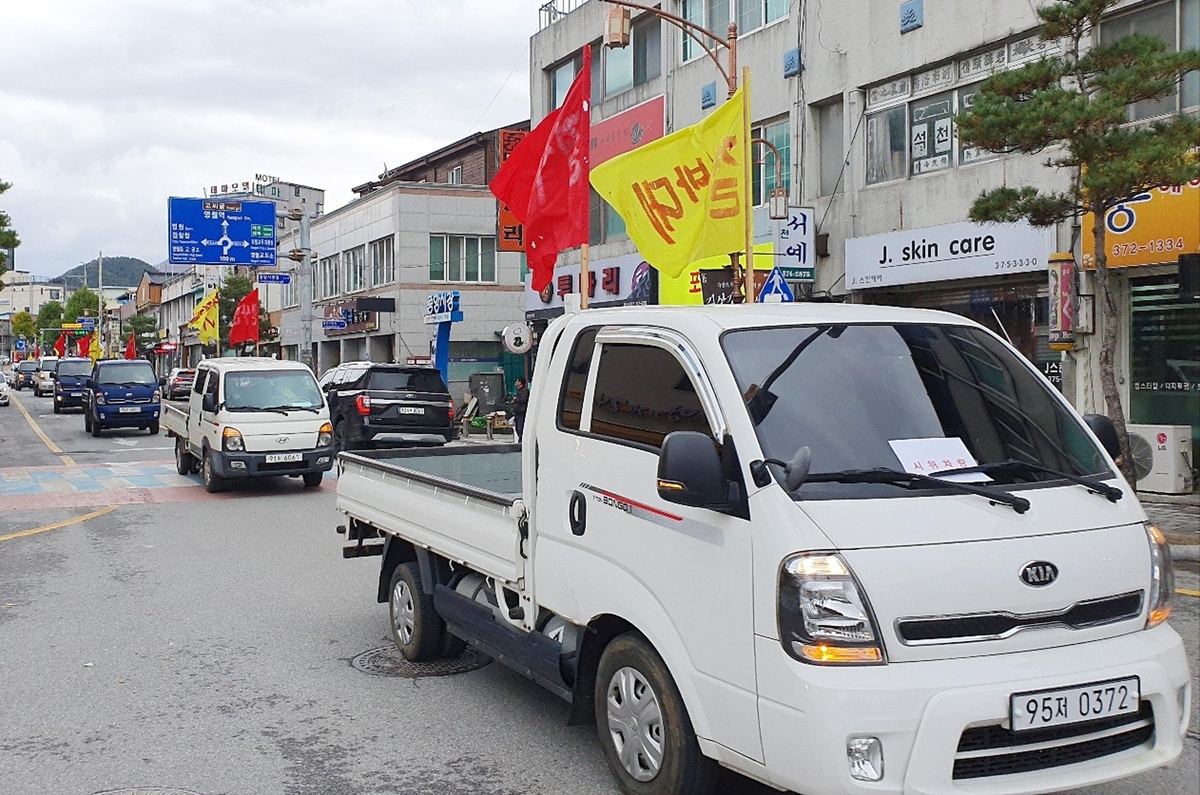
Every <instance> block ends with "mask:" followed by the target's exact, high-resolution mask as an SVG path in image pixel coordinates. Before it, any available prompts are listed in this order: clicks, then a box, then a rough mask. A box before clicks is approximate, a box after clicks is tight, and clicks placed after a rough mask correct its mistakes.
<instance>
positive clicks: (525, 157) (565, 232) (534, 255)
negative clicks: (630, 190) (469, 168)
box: [488, 47, 592, 290]
mask: <svg viewBox="0 0 1200 795" xmlns="http://www.w3.org/2000/svg"><path fill="white" fill-rule="evenodd" d="M591 106H592V48H591V47H584V48H583V68H582V69H581V70H580V72H579V74H578V75H576V76H575V81H574V82H573V83H571V88H570V89H569V90H568V91H567V96H566V99H564V100H563V104H562V106H561V107H560V108H558V109H557V110H554V111H552V112H551V113H550V114H549V115H548V116H546V118H544V119H542V121H541V122H540V123H539V124H538V126H537V127H535V128H534V129H533V131H532V132H530V133H529V135H527V136H525V139H524V140H523V141H521V143H519V144H517V148H516V149H514V150H513V151H512V154H511V155H509V156H508V159H507V160H505V161H504V165H502V166H501V167H500V171H499V172H498V173H497V174H496V176H495V178H494V179H493V180H492V183H491V185H489V186H488V187H490V188H491V189H492V193H493V194H495V196H496V198H498V199H499V200H500V201H502V202H504V203H505V204H507V205H508V207H509V209H511V210H512V211H513V214H514V215H516V216H517V220H518V221H520V222H521V223H522V224H524V225H525V243H526V248H525V251H526V256H527V257H528V260H529V269H530V271H532V273H533V289H534V290H541V289H542V288H543V287H545V286H546V285H547V284H549V283H550V280H551V279H553V278H554V263H555V261H556V260H557V259H558V252H559V251H561V250H562V249H564V248H570V247H572V246H581V245H583V244H584V243H587V241H588V152H589V146H590V144H591V127H592V125H591Z"/></svg>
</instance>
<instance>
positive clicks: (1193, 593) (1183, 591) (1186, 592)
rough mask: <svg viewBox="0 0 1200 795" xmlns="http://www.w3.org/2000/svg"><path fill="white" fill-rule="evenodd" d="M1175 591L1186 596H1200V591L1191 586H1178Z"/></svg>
mask: <svg viewBox="0 0 1200 795" xmlns="http://www.w3.org/2000/svg"><path fill="white" fill-rule="evenodd" d="M1175 593H1181V594H1183V595H1184V596H1196V597H1200V591H1193V590H1192V589H1191V588H1176V589H1175Z"/></svg>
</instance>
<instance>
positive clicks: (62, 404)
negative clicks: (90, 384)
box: [54, 358, 92, 414]
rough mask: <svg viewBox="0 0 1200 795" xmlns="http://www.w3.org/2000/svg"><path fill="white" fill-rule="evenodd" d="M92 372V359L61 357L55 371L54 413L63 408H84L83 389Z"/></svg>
mask: <svg viewBox="0 0 1200 795" xmlns="http://www.w3.org/2000/svg"><path fill="white" fill-rule="evenodd" d="M91 374H92V360H91V359H82V358H72V359H59V361H58V367H57V368H55V371H54V413H55V414H58V413H60V412H62V410H63V409H69V408H77V409H81V408H83V390H84V388H85V387H86V386H87V380H88V376H90V375H91Z"/></svg>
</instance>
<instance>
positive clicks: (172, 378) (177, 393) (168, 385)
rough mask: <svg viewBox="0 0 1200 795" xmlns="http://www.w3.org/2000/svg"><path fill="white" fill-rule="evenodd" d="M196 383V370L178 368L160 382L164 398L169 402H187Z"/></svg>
mask: <svg viewBox="0 0 1200 795" xmlns="http://www.w3.org/2000/svg"><path fill="white" fill-rule="evenodd" d="M195 381H196V371H195V370H187V369H185V368H183V367H176V368H174V369H173V370H171V372H169V373H167V377H166V378H164V379H163V380H162V381H161V382H160V383H161V384H162V388H163V397H165V398H166V399H167V400H180V399H183V400H186V399H187V396H188V392H190V391H191V389H192V384H194V383H195Z"/></svg>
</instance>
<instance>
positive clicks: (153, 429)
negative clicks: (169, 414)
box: [150, 420, 158, 436]
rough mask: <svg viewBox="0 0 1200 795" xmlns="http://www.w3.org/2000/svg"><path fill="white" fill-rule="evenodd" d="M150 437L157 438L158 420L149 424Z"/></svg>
mask: <svg viewBox="0 0 1200 795" xmlns="http://www.w3.org/2000/svg"><path fill="white" fill-rule="evenodd" d="M150 435H151V436H158V420H155V421H154V422H152V423H150Z"/></svg>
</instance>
